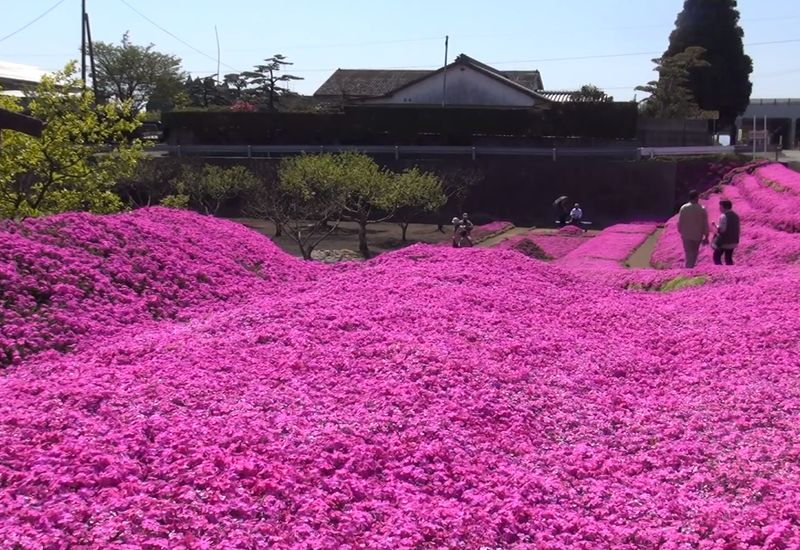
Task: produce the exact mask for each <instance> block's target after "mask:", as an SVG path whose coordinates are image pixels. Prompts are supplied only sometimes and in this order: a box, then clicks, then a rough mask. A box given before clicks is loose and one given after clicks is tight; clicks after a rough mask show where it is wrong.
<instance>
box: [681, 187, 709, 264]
mask: <svg viewBox="0 0 800 550" xmlns="http://www.w3.org/2000/svg"><path fill="white" fill-rule="evenodd" d="M678 233H680V235H681V240H683V251H684V255H685V257H686V263H685V265H686V267H687V268H693V267H694V266H695V265H697V256H698V254H699V252H700V245H701V244H708V213H707V212H706V209H705V208H704V207H703V206H702V205H701V204H700V194H699V193H698V192H697V191H695V190H694V189H692V190H691V191H689V202H687V203H686V204H684V205H683V206H681V210H680V212H679V214H678Z"/></svg>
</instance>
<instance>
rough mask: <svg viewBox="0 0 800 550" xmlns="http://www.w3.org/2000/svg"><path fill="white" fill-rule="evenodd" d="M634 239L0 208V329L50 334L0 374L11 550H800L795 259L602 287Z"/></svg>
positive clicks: (3, 536)
mask: <svg viewBox="0 0 800 550" xmlns="http://www.w3.org/2000/svg"><path fill="white" fill-rule="evenodd" d="M653 229H654V226H653V225H647V224H645V225H634V226H628V225H625V226H616V227H614V228H610V229H609V230H607V231H605V232H603V233H602V234H600V235H599V236H597V237H595V238H594V239H591V240H589V241H587V242H585V243H584V244H583V245H582V246H581V247H579V248H577V249H575V250H573V251H572V252H570V253H569V254H567V255H566V256H565V257H564V258H563V259H562V260H560V261H557V262H554V263H553V264H548V263H545V262H540V261H537V260H534V259H530V258H527V257H525V256H524V255H522V254H518V253H516V252H513V251H508V250H494V249H481V248H471V249H460V250H454V249H450V248H446V247H445V248H442V247H436V246H426V245H415V246H411V247H408V248H405V249H403V250H401V251H398V252H393V253H388V254H384V255H381V256H379V257H378V258H376V259H374V260H371V261H369V262H359V263H352V264H346V265H345V264H338V265H336V266H323V265H314V264H309V263H307V262H306V263H304V262H300V261H297V260H294V259H292V258H289V257H288V256H286V255H284V254H282V253H281V252H280V251H278V250H276V249H275V247H274V246H272V245H271V243H269V242H268V240H267V239H265V238H263V237H261V236H259V235H256V234H254V233H251V232H249V231H248V230H246V229H244V228H240V227H238V226H236V225H234V224H232V223H229V222H224V221H220V220H215V219H212V218H207V217H202V216H198V215H195V214H190V213H184V212H173V211H168V210H163V209H152V210H143V211H137V212H134V213H131V214H124V215H119V216H108V217H95V216H83V215H70V216H59V217H55V218H49V219H43V220H33V221H30V222H26V223H25V224H23V225H22V226H14V225H10V224H9V225H6V226H4V228H3V233H2V235H1V236H2V239H1V240H0V251H2V252H0V266H2V272H1V273H2V274H3V275H2V277H3V278H2V284H3V286H2V287H0V288H2V291H3V299H4V303H3V309H2V310H1V311H2V313H3V316H4V325H3V331H4V332H3V334H4V336H3V337H4V338H7V339H11V341H12V342H17V343H20V342H33V340H32V339H34V338H35V337H36V335H37V334H39V333H40V332H41V331H45V330H46V331H49V333H51V334H53V336H51V337H50V338H49V339H47V340H46V341H43V342H38V341H37V342H35V345H34V344H33V343H32V344H30V345H29V347H28V348H27V351H26V353H33V352H34V351H37V350H51V351H48V352H47V353H41V354H38V355H29V356H28V357H21V358H20V360H19V362H18V364H16V365H13V366H11V367H9V368H7V369H6V370H5V371H4V372H3V373H2V376H0V518H2V521H0V541H2V546H3V547H8V548H21V549H24V550H29V549H30V550H39V549H45V548H92V549H94V548H97V549H106V548H145V549H159V548H169V549H173V548H175V549H186V550H195V549H217V548H225V549H227V548H241V549H249V548H277V549H283V548H286V549H289V548H297V549H306V548H307V549H340V548H375V549H405V548H409V549H410V548H480V547H489V548H552V549H572V548H621V549H631V550H632V549H638V548H666V549H672V550H678V549H683V548H709V549H710V548H793V547H797V546H798V545H800V527H798V526H800V421H799V420H798V414H800V413H798V411H800V372H798V369H797V367H796V365H797V357H798V355H799V354H800V319H799V318H798V316H797V312H796V309H797V308H796V307H794V306H795V305H797V303H798V294H797V282H796V281H797V280H798V276H799V275H800V268H798V266H797V265H794V264H787V265H784V266H782V268H781V269H768V270H759V269H752V268H741V269H739V270H736V271H733V272H731V275H729V276H727V277H726V278H723V277H719V278H717V277H713V278H712V279H710V280H709V281H708V283H706V284H705V285H703V286H699V287H696V288H692V289H688V290H685V291H681V292H680V294H679V295H675V294H663V293H659V292H634V291H630V290H625V289H623V288H621V287H620V285H618V284H616V283H612V284H610V281H611V276H610V275H609V274H610V273H614V274H615V275H614V277H616V276H617V275H616V274H624V276H625V277H627V278H628V281H631V282H635V281H647V282H650V281H652V280H653V277H654V275H653V273H656V271H654V270H624V269H623V268H622V267H621V266H620V263H619V262H620V260H622V259H624V258H625V257H626V256H627V255H629V253H630V252H631V250H632V249H633V248H635V247H636V246H637V243H639V242H641V241H642V240H643V239H644V238H646V237H647V235H648V234H649V233H650V232H652V231H653ZM746 230H747V228H746ZM581 250H583V252H582V253H579V252H580V251H581ZM581 254H582V256H581ZM581 257H583V258H584V259H583V261H581V260H580V258H581ZM567 258H570V260H568V261H564V260H567ZM598 262H599V264H598ZM603 262H608V264H609V265H610V266H615V267H614V269H613V270H603V269H600V270H596V269H573V267H579V268H586V267H596V266H597V265H603ZM664 273H672V272H664ZM622 276H623V275H619V277H622ZM658 276H661V273H659V274H658ZM12 283H13V284H12ZM59 285H64V286H63V288H62V286H59ZM48 292H50V293H51V294H50V297H49V298H47V299H46V298H45V296H46V294H47V293H48ZM151 304H152V307H150V305H151ZM8 315H10V316H11V318H12V319H14V322H13V325H12V327H15V328H13V330H11V329H6V326H5V319H6V318H7V317H6V316H8ZM154 318H158V319H159V320H158V322H156V321H154ZM26 322H27V323H30V325H31V328H30V329H29V330H27V332H26ZM74 327H77V328H74ZM20 331H21V332H20ZM58 331H64V332H63V334H64V335H65V336H64V338H65V339H66V342H67V343H68V345H67V346H66V347H67V348H69V349H71V350H72V351H65V352H64V353H57V352H56V351H53V349H54V348H53V346H52V344H51V342H52V339H54V338H55V334H57V333H58V334H61V333H59V332H58ZM4 341H6V342H7V341H8V340H4ZM15 345H18V344H15Z"/></svg>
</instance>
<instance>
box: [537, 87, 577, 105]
mask: <svg viewBox="0 0 800 550" xmlns="http://www.w3.org/2000/svg"><path fill="white" fill-rule="evenodd" d="M537 93H538V94H539V95H543V96H544V97H546V98H547V99H549V100H550V101H555V102H556V103H567V102H569V101H572V95H573V94H574V93H576V92H575V91H572V92H569V91H563V90H562V91H549V90H537Z"/></svg>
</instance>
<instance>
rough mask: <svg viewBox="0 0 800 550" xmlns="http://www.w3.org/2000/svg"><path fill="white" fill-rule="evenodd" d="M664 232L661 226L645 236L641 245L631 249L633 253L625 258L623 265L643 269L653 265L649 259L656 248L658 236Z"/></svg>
mask: <svg viewBox="0 0 800 550" xmlns="http://www.w3.org/2000/svg"><path fill="white" fill-rule="evenodd" d="M663 232H664V228H663V227H659V228H658V229H656V230H655V231H654V232H653V234H652V235H650V236H649V237H647V240H645V241H644V242H643V243H642V245H641V246H640V247H639V248H637V249H636V250H634V251H633V254H631V255H630V257H628V259H627V260H625V265H626V266H627V267H632V268H635V269H643V268H651V267H653V266H652V265H651V264H650V259H651V258H652V256H653V251H654V250H655V248H656V243H657V242H658V238H659V237H660V236H661V233H663Z"/></svg>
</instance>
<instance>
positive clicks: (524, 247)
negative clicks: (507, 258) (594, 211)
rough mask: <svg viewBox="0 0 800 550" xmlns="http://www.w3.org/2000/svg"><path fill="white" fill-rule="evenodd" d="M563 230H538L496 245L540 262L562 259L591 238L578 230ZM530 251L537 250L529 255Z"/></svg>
mask: <svg viewBox="0 0 800 550" xmlns="http://www.w3.org/2000/svg"><path fill="white" fill-rule="evenodd" d="M565 229H566V228H564V229H559V230H557V231H550V232H547V233H542V232H541V231H539V230H532V231H529V232H527V233H525V234H524V235H516V236H514V237H510V238H508V239H506V240H504V241H502V242H501V243H499V244H498V245H497V248H500V249H509V248H510V249H512V250H517V251H522V252H523V253H525V254H526V255H527V256H530V257H536V258H538V259H542V260H557V259H559V258H563V257H564V256H566V255H567V254H569V253H570V252H572V251H573V250H575V249H576V248H578V247H579V246H581V245H583V244H584V243H585V242H587V241H588V240H589V239H591V238H592V236H590V235H588V234H586V233H584V232H583V231H581V230H580V229H578V228H574V229H575V232H574V233H573V232H569V231H566V230H565ZM531 250H537V251H538V253H537V254H531V253H530V251H531Z"/></svg>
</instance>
